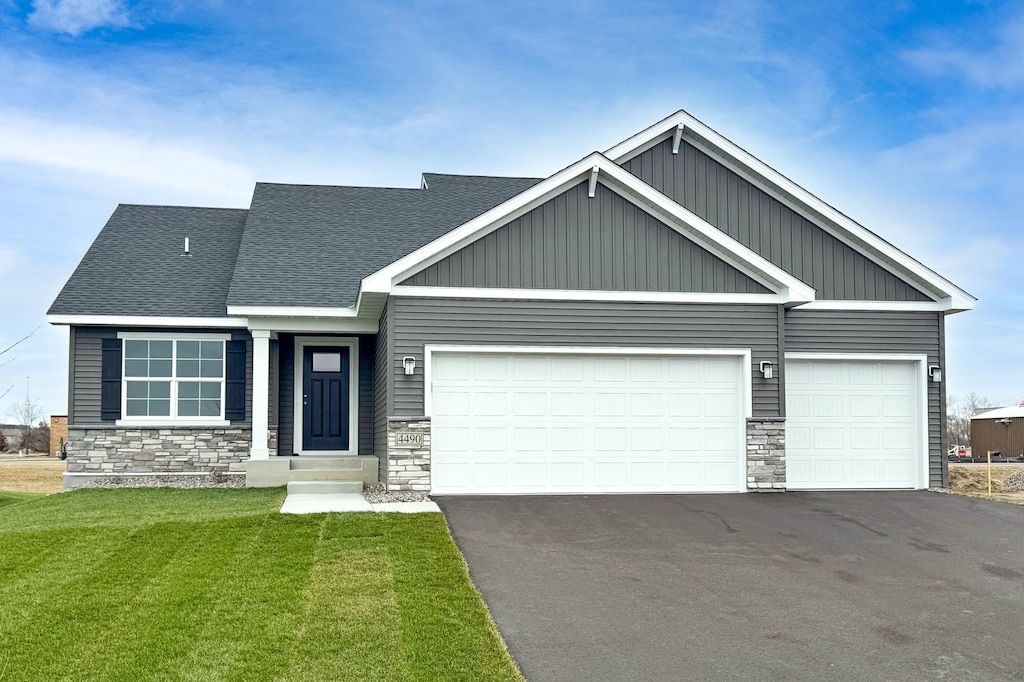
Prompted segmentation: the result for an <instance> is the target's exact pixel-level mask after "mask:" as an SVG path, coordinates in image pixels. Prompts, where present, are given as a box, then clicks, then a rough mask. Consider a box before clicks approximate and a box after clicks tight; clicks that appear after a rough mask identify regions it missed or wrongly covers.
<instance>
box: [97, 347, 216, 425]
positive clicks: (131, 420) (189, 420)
mask: <svg viewBox="0 0 1024 682" xmlns="http://www.w3.org/2000/svg"><path fill="white" fill-rule="evenodd" d="M117 338H118V339H120V340H121V341H122V342H124V341H170V342H171V376H170V377H166V378H164V377H156V378H153V377H145V378H143V377H129V376H127V375H126V373H125V370H124V364H125V361H126V355H125V352H124V344H123V343H122V344H121V418H120V419H118V420H117V421H116V422H115V424H116V425H117V426H230V424H231V422H229V421H228V420H227V419H225V418H224V414H225V410H226V409H227V406H226V405H225V404H224V399H225V392H226V386H227V374H228V371H227V370H228V367H227V364H228V357H227V342H228V341H230V340H231V334H173V333H166V332H118V334H117ZM178 341H220V342H222V343H223V348H224V354H223V360H222V362H223V367H222V371H221V377H220V380H219V383H220V414H219V415H218V416H216V417H178V416H177V412H178V382H179V381H191V380H195V381H202V382H205V383H214V381H213V380H211V379H202V378H200V377H186V378H183V379H179V378H178V376H177V373H178V367H177V359H178V343H177V342H178ZM164 380H166V381H168V382H170V384H171V397H170V400H171V416H169V417H150V416H137V417H129V416H128V382H129V381H164Z"/></svg>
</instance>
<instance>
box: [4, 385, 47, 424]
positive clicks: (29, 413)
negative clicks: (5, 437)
mask: <svg viewBox="0 0 1024 682" xmlns="http://www.w3.org/2000/svg"><path fill="white" fill-rule="evenodd" d="M11 417H12V418H13V419H14V423H15V424H18V425H20V426H27V427H29V428H32V425H33V424H35V423H36V422H37V421H39V420H40V419H42V418H43V410H42V408H41V407H39V403H37V402H36V401H34V400H32V398H31V396H29V395H28V394H27V393H26V394H25V399H24V400H23V401H21V402H20V403H16V404H15V405H14V407H13V408H11Z"/></svg>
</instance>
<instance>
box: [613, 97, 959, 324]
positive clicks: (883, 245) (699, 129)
mask: <svg viewBox="0 0 1024 682" xmlns="http://www.w3.org/2000/svg"><path fill="white" fill-rule="evenodd" d="M679 126H683V135H684V137H686V138H687V140H688V141H689V142H691V143H693V144H694V145H695V146H696V147H698V148H699V149H700V150H701V151H703V152H704V153H706V154H708V155H709V156H711V157H712V158H714V159H715V160H716V161H719V162H721V163H723V164H724V165H725V166H726V167H728V168H729V169H730V170H733V171H735V172H736V173H738V174H739V175H740V176H742V177H743V178H745V179H746V180H749V181H750V182H752V183H754V184H755V185H756V186H757V187H758V188H760V189H762V190H764V191H765V192H767V193H768V194H770V195H771V196H773V197H774V198H776V199H778V200H779V201H781V202H783V203H784V204H785V205H787V206H789V207H790V208H792V209H794V210H796V211H797V212H798V213H800V214H801V215H802V216H804V217H805V218H807V219H808V220H811V221H812V222H814V223H815V224H816V225H818V226H819V227H821V228H823V229H825V230H826V231H827V232H829V233H830V234H832V235H833V236H835V237H836V238H838V239H840V240H841V241H843V243H845V244H848V245H849V246H850V247H851V248H854V249H855V250H857V251H858V252H859V253H861V254H863V255H864V256H866V257H868V258H870V259H871V260H873V261H875V262H877V263H878V264H879V265H881V266H882V267H885V268H886V269H887V270H890V271H892V270H893V267H892V266H894V267H895V272H894V274H897V275H900V276H902V277H907V278H909V279H910V280H911V282H913V283H916V284H919V285H920V286H922V287H923V288H925V289H928V291H927V293H930V294H932V295H934V297H935V298H936V299H948V301H949V306H948V307H946V308H943V310H948V311H959V310H971V309H973V308H974V303H975V301H976V300H977V299H975V298H974V297H973V296H971V295H970V294H969V293H967V292H966V291H964V290H963V289H961V288H960V287H958V286H956V285H955V284H953V283H952V282H950V281H949V280H947V279H946V278H945V277H943V276H942V275H940V274H938V273H937V272H935V271H934V270H932V269H930V268H928V267H927V266H925V265H923V264H922V263H920V262H918V261H917V260H915V259H914V258H912V257H911V256H909V255H907V254H906V253H904V252H903V251H900V250H899V249H898V248H896V247H895V246H893V245H892V244H890V243H889V242H887V241H885V240H884V239H882V238H881V237H879V236H878V235H876V234H875V233H873V232H871V231H870V230H868V229H867V228H865V227H864V226H862V225H860V224H858V223H857V222H855V221H854V220H852V219H851V218H849V217H848V216H846V215H844V214H842V213H841V212H839V211H838V210H836V209H835V208H833V207H832V206H830V205H828V204H827V203H825V202H824V201H822V200H821V199H819V198H818V197H816V196H814V195H813V194H811V193H810V192H808V191H807V190H805V189H804V188H803V187H800V186H799V185H797V184H796V183H795V182H793V181H792V180H790V179H789V178H787V177H785V176H784V175H782V174H781V173H779V172H778V171H776V170H775V169H773V168H771V167H770V166H768V165H767V164H765V163H764V162H763V161H761V160H759V159H757V158H756V157H754V156H753V155H751V154H750V153H749V152H747V151H745V150H744V149H742V148H740V147H739V146H738V145H736V144H734V143H733V142H731V141H730V140H728V139H727V138H725V137H723V136H722V135H720V134H719V133H717V132H715V131H714V130H712V129H711V128H709V127H708V126H706V125H705V124H703V123H701V122H700V121H698V120H697V119H696V118H694V117H693V116H691V115H690V114H688V113H686V112H685V111H679V112H677V113H675V114H673V115H671V116H669V117H668V118H665V119H663V120H661V121H659V122H658V123H655V124H654V125H652V126H650V127H649V128H647V129H645V130H642V131H641V132H639V133H637V134H636V135H633V136H632V137H630V138H628V139H626V140H624V141H622V142H620V143H619V144H617V145H615V146H614V147H612V148H611V149H609V150H608V151H607V152H605V155H606V156H608V157H609V158H611V159H613V160H614V161H615V162H616V163H617V164H621V163H625V162H626V161H628V160H630V159H632V158H633V157H635V156H637V155H639V154H641V153H643V152H644V151H646V150H648V149H650V148H651V147H653V146H654V145H655V144H658V143H659V142H661V141H662V140H664V139H667V138H669V137H671V136H673V135H675V133H676V131H677V130H678V129H679ZM716 149H717V150H721V151H716ZM775 187H778V188H779V189H780V190H781V192H780V191H778V190H776V189H775ZM786 195H789V196H786ZM794 200H795V201H794ZM814 213H817V214H820V216H821V217H824V218H825V220H824V221H822V220H821V219H820V217H818V216H816V215H814ZM890 264H891V266H890Z"/></svg>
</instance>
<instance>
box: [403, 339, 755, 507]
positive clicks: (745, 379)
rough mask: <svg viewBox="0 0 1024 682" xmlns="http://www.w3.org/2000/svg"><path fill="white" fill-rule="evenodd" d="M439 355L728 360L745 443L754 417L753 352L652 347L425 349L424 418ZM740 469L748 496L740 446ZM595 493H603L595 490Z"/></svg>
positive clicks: (740, 488) (740, 489)
mask: <svg viewBox="0 0 1024 682" xmlns="http://www.w3.org/2000/svg"><path fill="white" fill-rule="evenodd" d="M435 353H492V354H527V353H530V354H562V355H662V356H665V355H677V356H686V355H690V356H703V357H708V356H719V357H721V356H725V357H733V358H737V359H739V360H741V362H742V367H744V368H745V369H744V370H743V371H742V378H741V381H740V402H741V404H742V409H741V410H740V416H739V419H738V420H737V425H736V428H737V429H739V433H740V435H741V438H742V439H743V441H744V442H745V440H746V433H747V419H749V418H750V417H751V415H752V414H753V365H752V364H751V357H752V350H751V349H750V348H656V347H650V346H636V347H628V346H626V347H624V346H604V347H595V346H450V345H433V344H427V345H424V347H423V411H424V416H427V417H430V416H431V409H432V408H431V402H432V397H433V392H434V391H433V381H432V366H433V356H434V354H435ZM738 459H739V469H738V471H737V481H738V482H739V483H738V488H737V490H736V491H735V492H740V493H745V492H747V485H746V481H747V458H746V455H745V446H744V445H741V446H740V457H739V458H738ZM431 469H432V470H431V479H430V480H431V487H433V481H434V479H433V468H431ZM593 492H595V493H599V492H601V491H599V490H595V491H593Z"/></svg>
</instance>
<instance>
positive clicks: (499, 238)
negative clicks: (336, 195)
mask: <svg viewBox="0 0 1024 682" xmlns="http://www.w3.org/2000/svg"><path fill="white" fill-rule="evenodd" d="M402 284H407V285H415V286H444V287H501V288H512V289H565V290H588V291H589V290H603V291H671V292H712V293H750V294H764V293H771V292H770V291H769V290H768V289H767V288H766V287H764V286H763V285H761V284H760V283H759V282H756V281H755V280H753V279H751V278H750V277H748V276H747V275H745V274H744V273H742V272H740V271H739V270H737V269H736V268H734V267H733V266H731V265H729V264H728V263H726V262H725V261H724V260H722V259H721V258H719V257H718V256H716V255H714V254H712V253H710V252H709V251H707V250H706V249H704V248H702V247H700V246H698V245H697V244H696V243H694V242H693V241H691V240H690V239H687V238H686V237H684V236H683V235H681V234H679V232H677V231H676V230H674V229H672V228H671V227H669V226H668V225H666V224H665V223H663V222H661V221H660V220H658V219H657V218H655V217H654V216H652V215H650V214H649V213H647V212H645V211H644V210H643V209H641V208H639V207H637V206H636V205H635V204H633V203H631V202H630V201H628V200H627V199H625V198H623V197H622V196H620V195H619V194H617V193H615V192H613V191H612V190H610V189H608V188H607V187H604V186H603V185H600V184H599V185H598V186H597V192H596V195H595V196H594V197H593V198H591V197H589V196H588V183H587V182H583V183H581V184H579V185H577V186H575V187H573V188H571V189H569V190H567V191H565V192H564V193H562V194H560V195H558V196H557V197H555V198H553V199H551V200H549V201H547V202H545V203H543V204H541V205H540V206H538V207H537V208H535V209H533V210H532V211H530V212H529V213H526V214H525V215H523V216H521V217H519V218H517V219H516V220H513V221H512V222H510V223H508V224H507V225H504V226H502V227H500V228H498V229H497V230H494V231H493V232H491V233H489V234H487V235H486V236H484V237H482V238H480V239H478V240H477V241H475V242H473V243H471V244H469V245H468V246H466V247H464V248H462V249H460V250H459V251H456V252H455V253H453V254H452V255H450V256H448V257H447V258H444V259H443V260H441V261H438V262H437V263H434V264H433V265H431V266H429V267H428V268H426V269H425V270H422V271H421V272H419V273H416V274H415V275H413V276H412V277H410V278H408V279H406V280H405V281H404V282H402Z"/></svg>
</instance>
